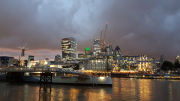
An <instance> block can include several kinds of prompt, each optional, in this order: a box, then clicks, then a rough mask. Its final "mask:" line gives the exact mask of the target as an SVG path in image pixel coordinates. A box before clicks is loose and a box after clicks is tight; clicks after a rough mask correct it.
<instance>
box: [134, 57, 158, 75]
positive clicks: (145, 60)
mask: <svg viewBox="0 0 180 101" xmlns="http://www.w3.org/2000/svg"><path fill="white" fill-rule="evenodd" d="M136 64H137V66H138V71H144V72H149V71H152V69H153V68H154V67H155V66H156V64H155V60H154V58H152V57H150V56H148V55H138V56H137V57H136Z"/></svg>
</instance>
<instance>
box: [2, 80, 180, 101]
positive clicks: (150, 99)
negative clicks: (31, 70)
mask: <svg viewBox="0 0 180 101" xmlns="http://www.w3.org/2000/svg"><path fill="white" fill-rule="evenodd" d="M112 82H113V86H112V87H104V86H94V87H93V86H74V85H51V86H52V87H51V92H50V90H49V89H47V91H43V90H41V91H39V88H40V85H39V84H29V83H28V84H19V83H16V84H12V83H11V84H10V83H6V82H0V101H180V81H178V80H153V79H126V78H112Z"/></svg>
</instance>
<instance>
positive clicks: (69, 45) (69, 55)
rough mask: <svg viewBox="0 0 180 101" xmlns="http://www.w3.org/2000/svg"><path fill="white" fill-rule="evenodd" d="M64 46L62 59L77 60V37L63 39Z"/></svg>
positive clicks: (62, 45)
mask: <svg viewBox="0 0 180 101" xmlns="http://www.w3.org/2000/svg"><path fill="white" fill-rule="evenodd" d="M61 47H62V60H63V61H75V60H76V51H77V44H76V39H75V38H72V37H70V38H64V39H62V41H61Z"/></svg>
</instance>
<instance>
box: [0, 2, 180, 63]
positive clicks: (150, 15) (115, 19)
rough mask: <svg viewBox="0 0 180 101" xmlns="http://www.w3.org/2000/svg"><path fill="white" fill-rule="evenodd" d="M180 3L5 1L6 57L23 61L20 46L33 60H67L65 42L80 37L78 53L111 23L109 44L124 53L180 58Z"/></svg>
mask: <svg viewBox="0 0 180 101" xmlns="http://www.w3.org/2000/svg"><path fill="white" fill-rule="evenodd" d="M179 4H180V1H179V0H166V1H165V0H1V1H0V55H8V56H14V57H18V56H20V52H21V51H20V50H19V49H18V48H17V46H18V45H20V44H21V42H22V41H23V40H24V42H26V43H28V44H27V47H28V50H27V51H26V57H27V56H28V55H34V56H35V57H36V59H43V58H44V57H47V58H50V59H53V58H54V56H55V55H56V54H60V55H61V39H62V38H65V37H75V38H76V40H77V44H78V52H84V49H85V47H88V46H89V47H90V46H91V45H92V43H93V39H94V38H99V37H100V33H101V29H105V25H106V23H107V22H108V23H109V24H108V29H107V34H106V43H107V44H112V45H113V48H115V46H117V45H118V46H119V47H120V48H121V51H122V54H123V55H125V53H126V52H128V53H129V54H132V55H150V56H152V57H154V58H155V59H159V58H160V55H164V56H165V58H166V59H167V60H170V61H174V59H175V57H176V56H177V55H179V54H180V28H179V27H180V6H179Z"/></svg>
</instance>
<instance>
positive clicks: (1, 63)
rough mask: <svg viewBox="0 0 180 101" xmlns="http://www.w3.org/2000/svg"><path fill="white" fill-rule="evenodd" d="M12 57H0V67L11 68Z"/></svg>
mask: <svg viewBox="0 0 180 101" xmlns="http://www.w3.org/2000/svg"><path fill="white" fill-rule="evenodd" d="M13 62H14V57H9V56H0V67H10V66H13Z"/></svg>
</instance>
